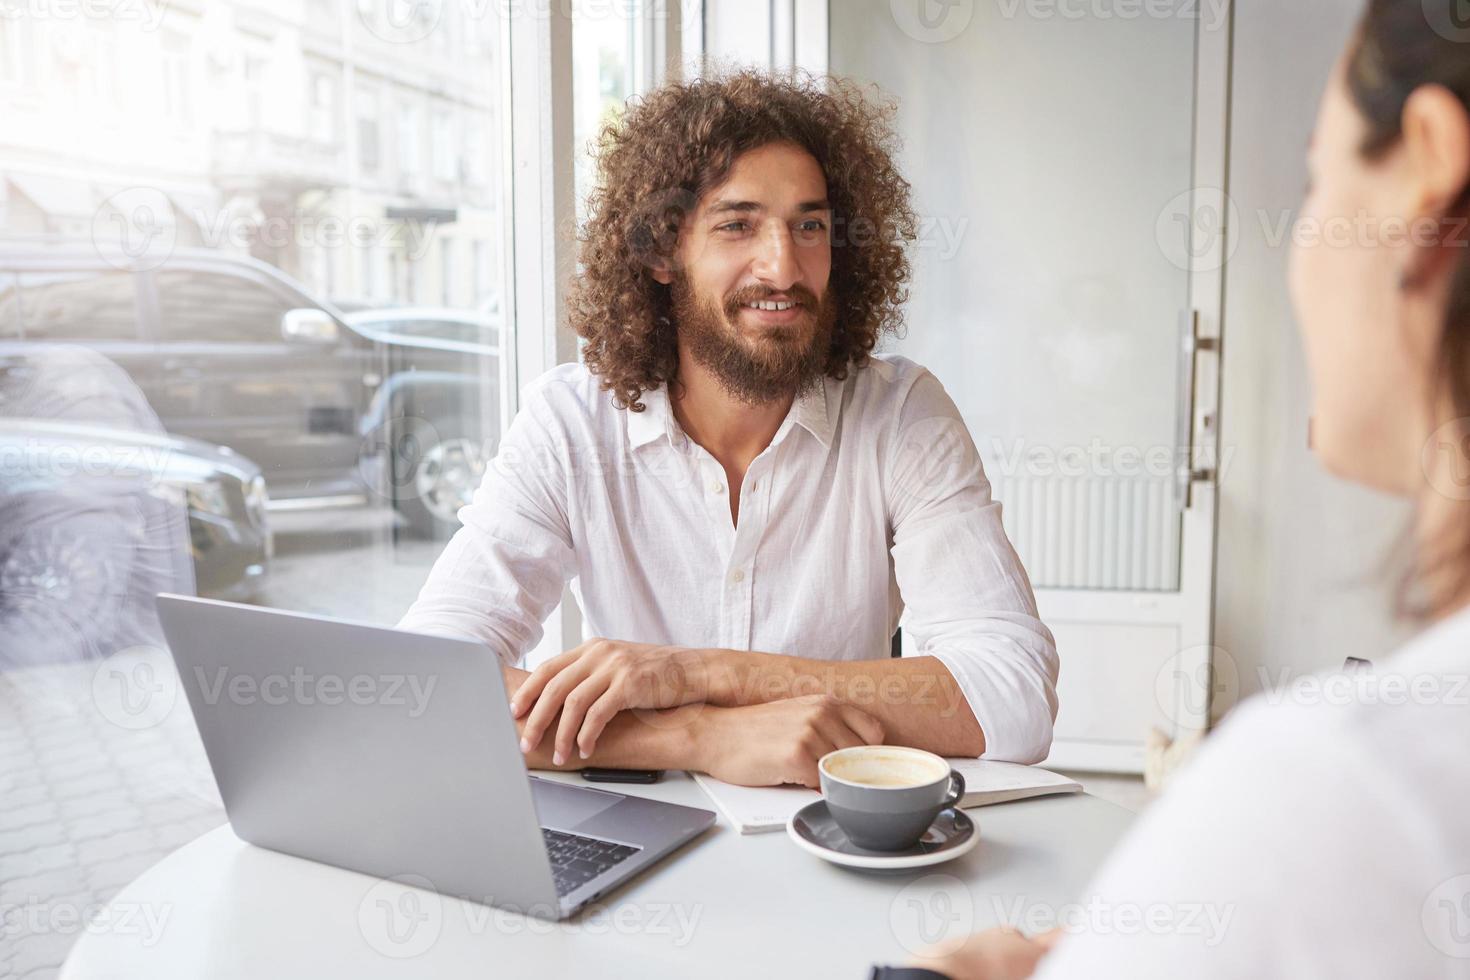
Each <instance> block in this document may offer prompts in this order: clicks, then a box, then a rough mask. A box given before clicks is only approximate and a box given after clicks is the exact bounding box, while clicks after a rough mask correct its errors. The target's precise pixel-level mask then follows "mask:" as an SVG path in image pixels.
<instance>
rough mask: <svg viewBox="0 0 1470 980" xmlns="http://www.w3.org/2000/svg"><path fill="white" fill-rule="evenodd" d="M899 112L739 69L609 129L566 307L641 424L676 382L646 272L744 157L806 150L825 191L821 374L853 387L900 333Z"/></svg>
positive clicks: (665, 300)
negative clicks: (830, 324)
mask: <svg viewBox="0 0 1470 980" xmlns="http://www.w3.org/2000/svg"><path fill="white" fill-rule="evenodd" d="M823 83H825V85H824V84H823ZM894 112H895V106H894V105H893V104H892V103H891V102H886V101H872V102H870V101H868V100H867V99H865V98H864V95H863V91H862V89H860V88H859V87H858V86H857V85H856V84H854V83H852V82H850V81H847V80H845V79H841V78H836V77H830V76H828V77H823V78H820V79H819V78H816V77H814V76H812V75H810V74H807V73H804V72H802V73H793V74H791V75H789V76H774V75H771V74H767V73H764V72H759V71H755V70H751V69H744V70H736V71H729V70H726V71H722V72H718V73H716V74H713V75H711V76H706V77H702V78H699V79H696V80H694V81H691V82H688V83H685V84H674V85H667V86H664V87H662V88H659V89H657V90H655V91H653V92H651V93H649V94H648V95H646V96H644V97H642V98H639V99H635V100H633V101H632V102H630V103H629V105H628V108H627V111H626V113H625V114H624V115H623V116H622V118H620V119H617V120H614V121H612V122H609V123H607V124H606V125H605V126H604V127H603V128H602V130H601V132H600V134H599V135H598V138H597V143H596V151H597V163H598V182H597V186H596V188H595V189H594V190H593V192H592V194H591V195H590V197H589V198H588V202H587V211H588V220H587V223H586V225H585V226H584V227H583V229H582V233H581V235H580V236H579V244H580V255H579V257H580V260H581V265H582V272H581V275H580V277H579V278H578V279H577V280H576V281H575V282H574V283H573V285H572V289H571V295H570V297H569V304H568V305H569V311H570V321H571V326H572V328H573V329H574V330H576V332H577V334H578V335H579V336H581V337H582V338H583V339H585V340H586V342H587V343H586V346H585V347H584V348H583V351H582V356H583V360H584V362H585V363H586V365H587V367H588V368H589V369H590V370H591V371H592V372H593V373H594V374H596V375H598V377H599V378H600V379H601V381H602V387H603V389H604V390H607V391H611V392H612V393H613V400H614V402H615V403H616V404H617V405H618V406H619V407H623V408H630V409H632V410H633V411H635V412H641V411H643V408H644V406H643V403H642V402H641V401H640V400H639V399H640V396H641V395H642V394H643V392H645V391H649V390H652V389H655V388H657V387H658V386H659V385H662V384H666V383H669V382H672V381H675V380H677V371H678V364H679V357H678V348H677V346H676V335H675V326H674V320H675V318H674V316H673V301H672V298H671V295H670V287H669V286H666V285H664V284H662V283H660V282H658V281H657V280H656V279H654V277H653V276H652V274H651V270H652V269H654V268H658V267H666V268H672V267H673V266H674V255H675V250H676V248H677V245H678V240H679V230H680V228H681V227H682V225H683V223H684V220H685V218H686V217H688V216H689V215H691V214H692V213H693V212H694V210H695V209H696V207H697V205H698V202H699V200H700V198H701V197H702V196H703V195H704V194H706V193H708V192H709V191H710V190H713V189H714V188H716V187H718V186H719V185H720V184H721V183H723V182H724V180H725V179H726V177H727V176H728V175H729V173H730V170H731V168H732V166H733V165H734V162H735V160H736V158H737V157H738V156H740V155H741V154H742V153H745V152H746V151H749V150H753V149H757V148H759V147H761V146H766V145H768V144H771V143H777V142H791V143H795V144H796V145H798V146H800V147H802V148H803V149H805V150H806V151H807V152H808V153H810V154H811V155H812V156H813V157H814V158H815V159H816V161H817V163H818V164H819V165H820V166H821V168H822V171H823V173H824V174H825V175H826V178H827V197H828V200H829V201H830V202H831V205H832V233H831V234H832V274H831V279H830V281H829V284H828V290H829V295H830V297H831V299H832V300H834V301H835V305H836V323H835V325H834V328H833V330H832V336H831V343H830V346H829V348H828V351H827V357H826V363H825V366H824V368H823V371H824V373H825V374H826V375H827V376H829V377H832V378H837V379H839V380H840V379H842V378H845V377H847V372H848V368H849V366H852V367H861V366H863V365H864V364H865V363H866V362H867V359H868V355H869V354H870V353H871V352H872V350H873V348H874V346H875V345H876V344H877V342H878V339H879V337H880V336H881V335H883V334H884V333H896V332H897V331H898V330H899V328H900V327H901V326H902V322H903V313H902V307H903V303H904V302H905V301H906V300H907V299H908V291H907V288H906V285H907V282H908V278H909V260H908V255H907V252H906V245H907V243H909V242H911V241H913V240H914V238H915V227H916V219H915V217H914V213H913V210H912V208H911V206H910V203H909V184H908V181H906V180H904V179H903V177H902V176H901V175H900V174H899V172H898V168H897V166H896V165H895V163H894V159H893V157H894V153H895V146H896V140H895V137H894V134H893V130H892V126H891V120H892V116H893V113H894Z"/></svg>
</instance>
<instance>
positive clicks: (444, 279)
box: [439, 238, 454, 306]
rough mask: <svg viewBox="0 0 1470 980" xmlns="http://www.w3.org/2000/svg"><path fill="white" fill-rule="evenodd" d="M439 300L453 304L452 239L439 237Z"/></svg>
mask: <svg viewBox="0 0 1470 980" xmlns="http://www.w3.org/2000/svg"><path fill="white" fill-rule="evenodd" d="M439 302H440V303H441V304H443V305H444V306H453V305H454V239H452V238H441V239H439Z"/></svg>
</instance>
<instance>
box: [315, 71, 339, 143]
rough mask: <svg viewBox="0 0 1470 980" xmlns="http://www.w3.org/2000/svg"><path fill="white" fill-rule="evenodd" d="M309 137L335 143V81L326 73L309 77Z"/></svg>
mask: <svg viewBox="0 0 1470 980" xmlns="http://www.w3.org/2000/svg"><path fill="white" fill-rule="evenodd" d="M311 137H312V138H313V139H315V140H316V141H317V142H320V143H335V142H337V80H336V79H335V78H333V77H332V76H331V75H329V74H327V73H326V72H316V73H314V74H313V75H312V77H311Z"/></svg>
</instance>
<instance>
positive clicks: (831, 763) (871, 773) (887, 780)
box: [823, 748, 949, 789]
mask: <svg viewBox="0 0 1470 980" xmlns="http://www.w3.org/2000/svg"><path fill="white" fill-rule="evenodd" d="M823 767H824V768H825V769H826V770H827V774H828V775H829V776H835V777H837V778H838V779H841V780H843V781H844V782H848V783H856V784H858V785H860V786H876V787H880V788H885V789H898V788H903V787H906V786H927V785H928V784H929V783H933V782H937V781H939V780H941V779H943V778H944V777H945V776H947V775H949V766H948V765H947V764H946V763H945V762H944V761H943V760H942V759H938V758H935V757H933V756H929V755H927V754H920V753H917V752H906V751H903V750H901V749H882V748H874V749H868V750H864V751H862V752H854V753H851V754H846V753H844V754H841V755H837V756H834V757H833V758H830V759H828V760H827V761H826V762H824V763H823Z"/></svg>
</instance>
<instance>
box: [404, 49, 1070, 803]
mask: <svg viewBox="0 0 1470 980" xmlns="http://www.w3.org/2000/svg"><path fill="white" fill-rule="evenodd" d="M892 111H893V110H892V108H891V107H890V106H887V105H874V104H872V103H870V102H869V101H867V100H865V99H864V97H863V95H862V93H861V91H859V90H858V89H857V88H855V87H854V86H852V85H851V84H850V83H847V82H844V81H842V80H839V79H825V80H823V81H822V82H818V81H814V80H812V79H810V78H806V77H773V76H770V75H767V74H763V73H757V72H753V71H742V72H736V73H733V74H726V75H723V76H719V77H711V78H703V79H699V80H696V81H693V82H690V83H687V84H681V85H670V86H666V87H664V88H662V89H659V90H658V91H655V92H653V93H652V94H650V95H648V96H647V97H645V98H643V99H641V100H639V101H637V102H635V103H634V104H632V105H631V106H630V107H629V109H628V111H627V113H626V115H625V116H624V117H623V118H622V119H621V120H619V121H616V122H614V123H611V124H609V125H608V126H607V127H605V129H604V131H603V133H602V134H601V137H600V140H599V147H598V149H599V154H598V164H599V181H598V186H597V189H596V191H595V192H594V193H593V195H592V197H591V200H590V201H589V209H588V210H589V214H590V217H589V220H588V221H587V224H586V227H585V230H584V232H583V234H582V237H581V246H582V250H581V260H582V271H581V273H580V276H579V278H578V280H577V281H576V283H575V284H574V287H573V292H572V297H571V302H570V310H571V324H572V326H573V327H574V328H575V329H576V331H577V332H578V334H579V335H580V336H581V337H582V338H583V339H584V340H585V341H586V346H585V347H584V349H583V363H581V364H566V365H562V366H560V367H558V368H556V369H554V370H552V371H550V372H549V373H547V374H546V375H545V376H543V377H542V378H540V379H538V380H537V381H535V382H533V383H532V384H531V385H530V386H528V387H527V389H526V391H525V392H524V396H523V403H522V408H521V411H520V413H519V415H518V416H517V418H516V419H515V421H514V423H513V424H512V425H511V427H510V430H509V431H508V432H507V434H506V437H505V440H504V441H503V443H502V445H501V450H500V453H499V456H498V457H497V460H496V462H495V465H494V466H492V467H491V469H490V471H489V472H488V473H487V474H486V478H485V482H484V484H483V486H482V487H481V488H480V489H479V491H478V492H477V494H476V496H475V499H474V501H473V502H472V503H471V504H470V506H468V507H466V508H465V509H464V510H463V511H462V512H461V515H460V517H461V519H462V521H463V522H464V527H463V528H462V529H461V530H460V531H459V532H458V533H457V534H456V535H455V537H454V538H453V540H452V541H450V543H449V545H448V546H447V548H446V549H445V552H444V554H443V556H441V558H440V559H439V561H438V563H437V564H436V565H435V567H434V570H433V572H432V573H431V575H430V578H429V581H428V584H427V585H426V586H425V588H424V591H423V593H422V594H421V595H420V596H419V599H418V601H417V602H416V603H415V605H414V607H413V608H412V610H410V612H409V614H408V616H407V617H406V618H405V619H404V621H403V623H402V624H401V625H402V626H403V627H404V628H406V629H416V630H421V631H427V632H447V633H452V634H456V635H461V636H469V637H473V638H475V639H478V640H480V641H482V642H484V643H486V644H487V645H489V646H490V647H491V648H492V649H494V650H496V651H497V653H499V655H500V656H501V657H502V658H503V660H504V661H505V663H506V665H507V666H506V668H505V670H506V677H507V687H508V689H510V690H511V692H512V693H511V708H512V712H513V713H514V714H515V715H516V716H517V718H518V725H519V727H520V730H521V734H522V736H523V737H522V743H521V744H522V749H523V750H524V751H526V752H527V753H528V758H529V760H530V763H531V764H532V765H533V766H537V767H543V768H545V767H555V768H563V767H566V768H575V767H579V766H582V765H597V766H608V767H615V768H634V767H641V768H670V769H696V770H702V771H706V772H709V773H711V774H713V775H715V776H717V777H719V778H722V779H726V780H728V781H731V782H736V783H742V784H747V785H767V784H779V783H802V784H805V785H808V786H815V785H816V784H817V772H816V762H817V760H818V759H819V758H820V757H821V756H822V755H824V754H825V753H826V752H829V751H831V750H833V749H837V748H843V747H846V746H850V745H861V744H876V743H879V742H886V743H891V744H902V745H910V746H915V747H919V748H923V749H928V750H930V751H933V752H938V753H940V754H943V755H951V756H972V757H973V756H980V755H984V756H985V757H986V758H995V759H1005V760H1011V761H1021V762H1037V761H1040V760H1041V759H1043V758H1044V757H1045V756H1046V754H1047V752H1048V750H1049V747H1050V743H1051V732H1052V722H1053V720H1054V718H1055V716H1056V693H1055V684H1056V676H1057V656H1056V649H1055V644H1054V642H1053V640H1052V636H1051V634H1050V632H1049V631H1048V630H1047V629H1046V627H1045V626H1044V625H1042V623H1041V622H1040V621H1039V620H1038V618H1037V612H1036V604H1035V599H1034V597H1033V595H1032V591H1031V586H1030V583H1029V581H1028V580H1027V577H1026V573H1025V571H1024V569H1023V568H1022V567H1021V564H1020V562H1019V560H1018V559H1017V557H1016V554H1015V552H1014V550H1013V549H1012V548H1011V545H1010V543H1009V541H1008V540H1007V539H1006V535H1005V532H1004V530H1003V529H1002V527H1001V519H1000V505H999V504H997V503H995V502H994V501H993V500H992V499H991V497H990V486H989V483H988V482H987V481H986V479H985V474H984V471H983V470H982V468H981V463H980V458H979V455H978V453H977V452H976V450H975V446H974V443H973V441H972V440H971V438H970V436H969V434H968V432H967V431H966V429H965V426H964V423H963V421H962V420H961V418H960V416H959V412H958V410H957V409H956V408H955V406H954V403H953V402H952V401H951V399H950V398H949V396H948V395H947V394H946V393H945V391H944V389H943V387H942V386H941V385H940V384H939V382H938V381H937V380H936V379H935V377H934V376H933V375H932V374H930V373H929V372H928V371H926V370H924V369H923V368H921V367H919V366H918V365H916V364H914V363H912V362H911V361H908V360H906V359H904V358H901V357H893V356H875V355H873V353H872V352H873V350H874V347H875V346H876V344H877V342H878V339H879V338H880V337H881V336H882V335H883V334H885V333H889V332H893V331H894V330H896V328H897V327H898V326H899V325H900V323H901V316H902V307H903V303H904V301H905V299H906V295H907V294H906V290H905V287H906V284H907V281H908V278H909V264H908V260H907V258H906V252H905V247H906V245H907V244H908V243H909V242H911V241H912V240H913V239H914V238H915V225H916V221H915V216H914V213H913V211H912V209H911V207H910V204H909V187H908V184H907V183H906V182H905V181H904V179H903V177H902V176H901V175H900V174H899V172H898V170H897V168H896V166H895V164H894V160H893V152H894V148H893V143H894V138H893V135H892V129H891V126H890V117H891V113H892ZM569 581H570V582H571V583H572V589H573V592H574V594H575V595H576V598H577V601H578V603H579V605H580V606H581V609H582V611H583V615H584V617H585V622H586V624H587V626H588V627H589V628H590V631H591V632H592V633H594V634H596V635H597V636H599V637H604V638H605V639H594V640H591V641H588V642H586V643H583V644H582V645H580V646H578V647H577V648H576V649H574V650H571V651H569V652H567V653H563V654H561V655H559V656H555V657H552V658H551V659H549V660H548V661H546V662H545V663H543V664H541V665H540V666H539V667H537V668H536V669H535V670H534V671H533V672H531V673H530V674H527V673H525V672H524V671H520V670H517V669H516V668H514V667H513V666H510V665H511V664H514V663H515V662H517V661H518V660H519V658H521V657H522V656H524V654H525V653H526V651H528V650H529V649H531V648H532V647H533V646H534V645H535V644H536V643H537V641H538V640H539V639H540V637H541V624H542V622H543V621H544V620H545V618H546V617H547V616H548V615H549V614H550V612H551V611H552V610H553V608H554V607H555V606H556V603H557V601H558V599H559V598H560V597H561V594H562V589H563V586H564V585H565V584H566V583H567V582H569ZM905 611H906V613H907V615H906V618H905V619H904V628H905V630H906V631H908V633H909V634H910V636H911V638H912V639H913V640H914V641H915V642H916V646H917V649H918V652H919V654H920V655H918V656H913V657H903V658H891V657H890V656H889V654H890V648H891V647H890V641H891V638H892V637H893V634H894V631H895V629H896V628H897V624H898V621H899V616H900V614H903V613H905ZM553 732H554V735H553ZM548 736H549V737H548Z"/></svg>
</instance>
